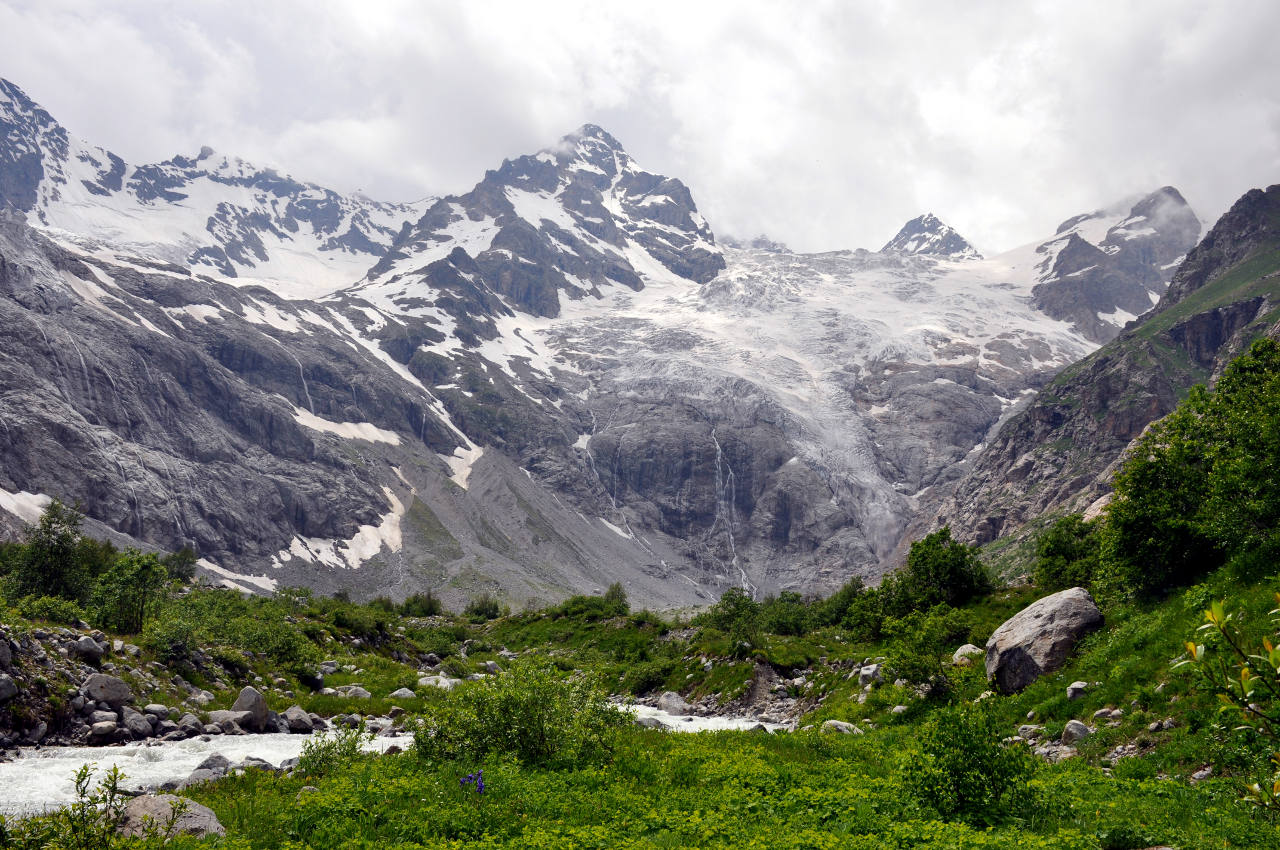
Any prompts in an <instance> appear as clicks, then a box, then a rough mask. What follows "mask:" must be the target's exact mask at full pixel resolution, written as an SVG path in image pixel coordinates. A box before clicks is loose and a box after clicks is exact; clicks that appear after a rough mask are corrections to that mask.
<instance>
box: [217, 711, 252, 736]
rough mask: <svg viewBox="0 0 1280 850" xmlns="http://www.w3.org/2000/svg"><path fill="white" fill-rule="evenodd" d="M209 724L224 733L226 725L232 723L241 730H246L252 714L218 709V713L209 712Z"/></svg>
mask: <svg viewBox="0 0 1280 850" xmlns="http://www.w3.org/2000/svg"><path fill="white" fill-rule="evenodd" d="M209 722H210V723H216V724H217V725H218V726H221V727H222V731H224V732H225V731H227V724H228V723H234V724H235V725H236V726H238V727H240V728H241V729H247V728H249V725H250V724H251V723H252V722H253V714H252V713H251V712H248V711H235V710H234V709H232V710H227V709H219V710H218V711H211V712H209Z"/></svg>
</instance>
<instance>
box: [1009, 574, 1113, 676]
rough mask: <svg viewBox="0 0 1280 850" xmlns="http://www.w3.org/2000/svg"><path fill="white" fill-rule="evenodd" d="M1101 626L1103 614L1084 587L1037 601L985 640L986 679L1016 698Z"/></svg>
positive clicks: (1055, 667)
mask: <svg viewBox="0 0 1280 850" xmlns="http://www.w3.org/2000/svg"><path fill="white" fill-rule="evenodd" d="M1101 626H1102V612H1101V611H1099V610H1098V606H1097V605H1096V604H1095V603H1094V601H1093V597H1092V596H1090V595H1089V591H1087V590H1085V589H1084V588H1083V587H1073V588H1070V589H1069V590H1063V591H1060V592H1058V593H1055V594H1052V595H1051V596H1046V597H1044V598H1043V599H1038V600H1036V601H1035V602H1033V603H1031V604H1030V605H1028V606H1027V607H1026V608H1023V609H1022V610H1021V611H1019V612H1018V613H1017V614H1014V615H1013V616H1012V617H1010V618H1009V619H1008V620H1005V621H1004V623H1003V624H1001V626H1000V628H998V629H996V631H995V634H993V635H991V637H990V639H989V640H987V679H989V680H990V681H991V682H993V683H994V684H995V686H996V687H997V688H998V689H999V690H1000V691H1002V692H1004V693H1006V694H1011V693H1016V692H1018V691H1020V690H1022V689H1023V688H1025V687H1026V686H1027V685H1030V684H1031V683H1032V682H1034V681H1035V680H1036V679H1038V678H1039V677H1040V676H1041V675H1042V674H1044V673H1049V672H1051V671H1053V670H1057V669H1058V668H1059V667H1061V666H1062V664H1063V663H1064V662H1065V661H1066V660H1067V657H1068V656H1070V655H1071V652H1072V650H1074V649H1075V647H1076V644H1077V643H1079V642H1080V639H1081V638H1083V637H1084V636H1085V635H1087V634H1089V633H1090V632H1092V631H1094V630H1095V629H1098V628H1100V627H1101Z"/></svg>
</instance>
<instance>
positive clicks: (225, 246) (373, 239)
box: [0, 80, 423, 297]
mask: <svg viewBox="0 0 1280 850" xmlns="http://www.w3.org/2000/svg"><path fill="white" fill-rule="evenodd" d="M0 207H5V208H10V209H15V210H17V211H19V212H21V213H22V214H24V215H25V216H26V218H27V220H28V221H29V222H30V223H31V224H33V225H35V226H38V227H42V228H46V229H49V230H52V231H59V232H62V233H66V234H74V236H75V237H77V238H79V239H81V240H90V241H92V242H94V243H96V244H98V245H100V246H104V247H106V248H108V249H120V250H124V251H126V252H128V253H130V254H133V255H143V256H147V257H150V258H152V259H156V260H160V261H163V262H168V263H173V264H176V265H180V266H185V267H187V268H189V269H191V270H193V271H196V272H200V273H203V274H208V275H212V276H215V277H219V278H223V279H231V280H235V281H237V282H242V283H259V284H263V285H266V286H267V287H268V288H270V289H273V290H274V291H277V292H279V293H281V294H285V295H289V296H292V297H300V296H301V297H306V296H310V297H315V296H318V295H323V294H326V293H328V292H332V291H334V290H336V289H340V288H342V287H344V286H347V285H350V284H351V283H353V282H354V281H356V280H359V279H360V278H361V277H362V276H363V274H364V273H365V271H366V270H367V269H368V268H369V266H371V265H372V264H373V263H374V262H376V261H377V259H378V258H379V257H381V256H382V255H383V254H384V253H385V252H386V249H387V247H388V246H389V245H390V244H391V241H392V240H393V238H394V237H395V235H396V234H397V233H398V232H399V231H400V229H401V228H402V227H403V226H404V225H405V224H406V223H407V222H408V221H410V220H413V219H414V218H416V217H418V216H419V215H421V211H422V208H423V205H411V204H386V203H381V202H378V201H374V200H371V199H369V198H367V197H364V196H362V195H352V196H346V195H342V194H340V193H338V192H335V191H333V190H331V189H327V188H325V187H323V186H319V185H316V184H313V183H306V182H302V181H299V180H296V179H294V178H292V177H290V176H288V175H285V174H281V173H279V172H277V171H276V170H275V169H272V168H259V167H257V166H255V165H253V164H251V163H248V162H245V161H244V160H242V159H239V158H237V157H233V156H226V155H221V154H217V153H215V152H214V151H213V149H212V148H208V147H205V148H202V149H201V150H200V152H199V153H198V154H197V155H196V156H194V157H188V156H182V155H177V156H174V157H172V158H170V159H168V160H165V161H163V162H158V163H152V164H146V165H133V164H130V163H127V162H126V161H125V160H124V159H123V158H122V157H120V156H117V155H116V154H114V153H112V152H111V151H108V150H106V149H104V148H101V147H97V146H95V145H91V144H89V143H86V142H84V141H82V140H80V139H78V138H76V137H75V136H73V135H72V134H70V133H68V132H67V130H66V129H65V128H64V127H63V126H62V125H61V124H59V123H58V122H57V120H55V119H54V118H53V116H51V115H50V114H49V113H48V112H47V111H46V110H45V109H43V108H42V107H40V106H39V105H38V104H37V103H35V102H34V101H33V100H32V99H31V98H29V97H28V96H27V95H26V94H25V93H24V92H23V91H22V90H21V89H20V88H19V87H18V86H16V85H15V84H13V83H12V82H10V81H7V80H0Z"/></svg>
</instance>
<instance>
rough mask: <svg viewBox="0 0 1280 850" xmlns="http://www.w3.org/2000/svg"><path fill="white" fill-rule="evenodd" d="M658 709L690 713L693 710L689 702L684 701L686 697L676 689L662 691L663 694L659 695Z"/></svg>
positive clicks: (671, 712) (668, 712) (674, 712)
mask: <svg viewBox="0 0 1280 850" xmlns="http://www.w3.org/2000/svg"><path fill="white" fill-rule="evenodd" d="M658 710H659V711H665V712H666V713H667V714H688V713H689V712H690V711H692V709H691V708H690V707H689V703H687V702H685V701H684V697H682V696H680V695H679V694H678V693H676V692H675V691H663V692H662V696H660V697H658Z"/></svg>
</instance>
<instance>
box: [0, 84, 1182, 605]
mask: <svg viewBox="0 0 1280 850" xmlns="http://www.w3.org/2000/svg"><path fill="white" fill-rule="evenodd" d="M3 91H4V92H5V94H4V97H5V100H4V102H3V103H0V119H2V120H4V121H5V122H7V123H5V124H4V128H5V129H4V135H3V136H0V188H3V191H4V192H5V195H4V197H5V198H6V203H7V204H8V207H9V209H10V210H11V213H10V214H9V215H8V216H7V217H6V218H5V219H4V221H3V222H2V223H0V224H2V226H0V237H3V238H0V339H3V340H4V345H2V346H0V378H2V379H3V381H0V385H3V386H5V387H6V388H9V391H8V392H7V393H6V394H0V423H3V425H4V428H5V429H6V435H8V436H9V440H8V442H7V443H6V444H5V445H3V446H0V509H3V510H0V513H2V514H5V515H6V516H7V515H8V513H10V512H9V511H8V508H6V507H5V506H6V505H8V506H12V507H14V508H15V509H17V510H21V511H26V512H28V513H29V512H30V508H31V506H33V505H35V504H37V503H39V502H40V501H41V500H43V499H45V498H48V497H50V496H58V497H60V498H63V499H66V500H68V501H76V500H79V501H80V502H81V503H82V504H83V505H84V506H85V509H86V511H87V512H88V513H89V515H90V517H91V518H92V519H93V521H94V522H96V523H97V524H98V525H97V526H96V527H99V528H106V529H110V531H111V532H112V533H114V534H117V535H120V536H121V539H122V540H123V541H124V542H132V543H134V544H136V545H150V546H162V547H166V548H176V547H177V546H181V545H192V546H194V547H195V548H197V549H198V550H199V552H200V554H201V555H202V561H201V568H202V570H204V573H205V575H206V576H209V577H211V578H214V579H215V580H217V581H221V582H224V583H228V584H229V585H231V586H235V587H239V588H241V589H248V590H265V589H269V588H271V587H274V586H277V585H278V584H282V583H283V584H306V585H310V586H313V587H316V588H317V589H319V590H322V591H326V590H328V591H331V590H336V589H339V588H349V589H352V590H354V591H355V592H357V593H364V592H366V590H367V589H368V588H374V587H376V588H377V589H378V592H385V593H389V594H391V595H393V596H403V595H405V594H407V593H410V592H414V591H418V590H422V589H425V588H433V589H435V590H437V591H438V592H439V593H440V595H441V596H442V597H444V598H445V599H446V600H448V601H450V602H451V603H452V604H455V605H456V604H459V603H462V602H465V600H466V599H467V598H468V597H469V596H471V595H473V594H475V593H478V592H480V591H489V592H493V593H497V594H499V595H501V596H504V597H505V598H507V599H509V600H510V601H512V602H513V603H514V604H517V605H518V604H522V603H523V602H524V601H527V600H543V601H548V600H551V599H555V598H559V597H561V596H563V595H565V594H566V593H569V592H582V591H587V592H591V591H592V590H594V589H597V588H603V587H605V586H607V585H608V584H609V583H611V582H612V581H615V580H617V581H621V582H622V583H623V584H624V586H625V587H626V589H627V592H628V595H629V596H630V597H631V598H632V600H633V601H635V602H637V603H639V604H653V605H658V606H674V605H686V604H693V603H698V602H705V601H707V600H710V599H714V598H715V596H716V595H718V594H719V593H720V592H721V591H722V590H723V589H724V588H725V587H728V586H730V585H736V586H741V587H744V588H747V589H749V590H751V591H752V592H754V593H757V594H764V593H769V592H774V591H777V590H781V589H794V590H799V591H803V592H820V591H825V590H830V589H832V588H834V587H836V586H838V585H839V584H841V583H843V582H844V581H845V580H847V578H848V577H849V576H851V575H861V576H864V577H866V578H867V579H869V580H874V579H875V578H876V577H877V576H879V575H880V574H881V573H883V571H884V570H885V569H887V568H889V567H890V566H892V565H893V563H894V558H895V552H896V551H897V547H899V545H900V544H901V542H902V539H903V536H904V534H906V533H908V531H909V529H910V528H911V525H912V523H913V522H915V521H917V520H918V519H919V517H920V515H921V513H922V512H923V511H926V510H928V509H929V508H930V507H931V506H932V505H934V504H935V502H936V500H937V499H939V498H942V497H943V496H945V495H947V494H950V493H951V492H952V490H953V488H954V487H955V486H956V480H957V478H958V477H959V476H960V475H961V474H962V470H963V469H964V467H963V466H962V462H963V461H965V459H966V458H970V457H972V456H973V455H975V454H976V453H978V452H980V451H981V447H982V444H983V443H984V441H987V440H988V439H989V436H990V434H991V433H992V432H993V429H997V428H998V427H999V425H1000V424H1001V423H1002V422H1004V421H1005V420H1006V419H1007V418H1008V417H1010V416H1012V415H1015V414H1016V411H1017V410H1018V409H1019V400H1021V399H1024V398H1025V397H1027V396H1029V395H1030V394H1032V393H1034V392H1035V391H1036V390H1037V389H1038V388H1040V387H1042V386H1044V385H1045V384H1046V383H1047V382H1049V381H1050V380H1051V379H1052V378H1053V376H1054V375H1055V374H1057V373H1058V372H1059V371H1060V370H1061V369H1063V368H1064V367H1066V366H1068V365H1069V364H1071V363H1073V362H1075V361H1077V360H1079V359H1080V358H1081V357H1082V356H1084V355H1086V354H1088V353H1089V352H1090V351H1092V350H1094V348H1096V346H1097V342H1096V341H1095V340H1093V339H1091V338H1090V337H1089V336H1088V335H1087V334H1085V333H1083V332H1082V330H1081V327H1083V326H1084V325H1086V324H1087V323H1088V322H1089V321H1091V319H1090V317H1092V319H1096V320H1097V321H1099V322H1101V323H1102V324H1103V325H1104V326H1107V327H1114V328H1115V329H1116V330H1117V331H1118V330H1119V328H1120V326H1121V325H1123V321H1122V320H1121V317H1119V316H1118V315H1109V314H1105V313H1103V314H1100V313H1099V312H1098V309H1102V308H1101V307H1099V308H1097V309H1093V308H1091V310H1092V311H1091V312H1089V313H1088V314H1087V315H1084V316H1082V317H1077V318H1075V319H1073V318H1071V317H1066V318H1058V317H1054V316H1053V315H1049V314H1047V313H1046V312H1045V311H1044V310H1043V309H1040V308H1039V307H1038V306H1037V303H1036V302H1037V297H1036V294H1035V292H1036V288H1037V287H1039V286H1042V285H1045V284H1046V283H1047V282H1051V281H1052V280H1057V279H1058V278H1057V277H1055V276H1054V274H1053V269H1054V263H1052V262H1047V260H1050V259H1055V258H1056V257H1057V255H1056V254H1052V256H1050V255H1051V253H1052V252H1051V249H1050V248H1048V247H1046V246H1049V245H1052V244H1053V243H1054V242H1055V240H1059V241H1060V240H1061V238H1062V237H1061V234H1059V235H1058V236H1055V237H1053V238H1052V239H1050V240H1048V241H1047V242H1043V243H1036V244H1033V245H1029V246H1025V247H1024V248H1020V249H1017V250H1015V251H1012V252H1008V253H1006V254H1002V255H1000V256H997V257H992V258H986V259H983V258H978V257H976V256H973V255H970V254H968V253H967V252H966V251H965V250H964V249H963V248H959V249H958V250H951V249H952V248H955V247H956V243H953V242H948V241H947V239H946V238H945V237H946V231H947V230H949V229H947V228H945V225H942V224H941V222H936V219H935V220H934V221H932V222H930V221H922V222H921V223H920V227H919V228H917V230H918V231H919V232H917V233H916V234H915V235H914V237H912V239H914V240H915V241H912V239H908V240H907V242H905V243H903V245H902V246H901V247H902V249H894V250H888V251H885V252H869V251H863V250H858V251H829V252H824V253H819V254H804V253H798V252H793V251H791V250H789V249H788V248H787V247H786V246H785V245H782V244H780V243H776V242H773V241H772V240H753V241H752V242H749V243H740V242H734V243H732V244H728V243H725V244H722V243H721V242H718V241H717V240H716V238H715V235H714V233H713V231H712V228H711V227H710V225H709V224H708V223H707V222H706V221H705V220H704V219H703V217H702V216H701V215H700V213H699V212H698V209H697V207H696V205H695V204H694V200H693V196H692V193H691V192H690V191H689V189H688V188H687V187H686V186H685V185H684V184H683V183H682V182H681V181H679V180H677V179H674V178H669V177H666V176H663V175H660V174H655V173H653V172H650V171H647V170H645V169H644V168H642V167H641V166H640V165H639V164H638V163H636V162H635V161H634V160H633V159H632V158H631V157H630V156H629V155H628V154H627V152H626V151H625V149H624V148H623V147H622V145H621V144H620V143H619V142H618V141H617V140H616V139H615V138H613V137H612V136H611V135H609V134H608V133H607V132H606V131H605V130H603V129H601V128H599V127H596V126H593V125H584V126H583V127H581V128H579V129H578V130H577V131H575V132H573V133H571V134H569V135H567V136H565V137H564V138H563V139H561V140H560V141H559V142H557V143H555V144H554V145H552V146H550V147H549V148H547V149H546V150H543V151H541V152H538V153H535V154H531V155H527V156H521V157H516V158H514V159H511V160H507V161H505V162H504V163H503V164H502V165H501V166H500V167H499V168H497V169H494V170H491V171H488V172H486V174H485V175H484V176H483V177H482V179H480V180H479V182H477V183H476V184H475V186H474V188H473V189H471V190H470V191H469V192H466V193H463V194H460V195H455V196H450V197H446V198H440V199H433V200H430V201H428V202H426V203H424V204H423V205H421V206H396V205H379V204H377V203H376V202H373V201H369V200H368V199H365V198H361V197H359V196H353V197H349V198H348V197H344V196H341V195H338V194H337V193H330V192H328V190H324V189H322V188H321V187H316V186H312V185H310V184H305V183H300V182H297V181H293V180H291V179H289V178H283V177H280V176H279V175H277V174H275V173H274V172H270V171H264V170H261V169H256V168H253V167H251V166H248V165H245V164H243V163H240V162H239V161H238V160H234V159H231V158H227V157H218V156H216V155H214V154H212V153H211V152H202V154H201V155H200V156H198V157H194V158H185V157H177V158H174V159H173V160H171V161H169V162H167V163H162V164H160V165H158V166H142V167H134V166H129V165H127V164H122V165H117V161H119V162H120V163H123V160H120V159H119V158H118V157H116V158H112V156H111V155H110V154H108V153H106V152H104V151H101V150H100V149H97V148H93V147H91V146H89V145H87V144H85V143H82V142H78V141H75V140H74V139H73V138H72V137H71V136H70V134H68V133H67V132H66V131H65V130H63V129H62V128H61V127H60V126H59V125H57V123H56V122H55V121H54V120H53V119H52V118H51V117H49V116H48V115H47V113H45V112H44V111H43V110H41V109H39V107H38V106H36V105H35V104H34V103H32V102H30V101H29V100H25V99H24V98H25V96H23V98H19V95H20V92H17V90H16V88H15V87H12V86H7V87H6V88H4V89H3ZM113 175H117V176H118V179H117V177H116V176H113ZM90 187H92V188H90ZM1133 208H1134V205H1133V204H1132V203H1130V204H1128V205H1127V206H1126V207H1125V211H1124V212H1125V213H1126V214H1127V213H1129V212H1130V211H1131V210H1132V209H1133ZM1117 215H1120V214H1119V213H1117ZM1123 217H1124V216H1123V215H1122V216H1121V218H1123ZM1086 218H1088V217H1086ZM1119 221H1120V219H1117V222H1119ZM1082 226H1083V225H1082ZM1162 227H1163V220H1161V221H1158V222H1156V224H1155V226H1153V227H1152V228H1151V229H1152V231H1153V232H1152V233H1143V234H1139V235H1137V236H1136V238H1135V239H1133V240H1128V242H1129V243H1131V244H1130V248H1129V249H1128V253H1127V256H1128V257H1129V258H1130V260H1131V261H1132V262H1133V263H1134V264H1135V265H1134V268H1135V269H1137V271H1135V275H1136V276H1139V277H1140V278H1141V280H1142V281H1146V280H1148V279H1150V278H1152V276H1153V275H1154V276H1155V278H1159V276H1160V272H1159V271H1158V270H1154V269H1152V268H1149V267H1148V266H1143V260H1142V257H1141V252H1137V251H1135V250H1133V249H1136V248H1137V247H1138V246H1139V245H1143V244H1150V242H1151V240H1159V239H1163V238H1164V235H1162V234H1163V230H1162ZM1081 232H1082V231H1081ZM1117 233H1119V231H1117ZM930 234H931V235H932V237H937V238H936V239H934V240H933V241H930V239H929V238H926V237H928V236H930ZM1087 235H1088V234H1087ZM1104 235H1105V234H1104ZM1069 237H1070V234H1068V238H1069ZM957 238H958V237H957ZM1082 238H1083V237H1082ZM1086 241H1087V240H1086ZM1102 241H1105V240H1102ZM965 244H966V245H967V243H965ZM1090 244H1093V243H1090ZM948 245H949V246H950V248H948V247H947V246H948ZM930 246H932V249H931V248H930ZM259 247H260V248H261V254H260V253H259V251H258V248H259ZM908 247H910V248H911V249H912V250H911V251H908V250H905V249H906V248H908ZM1121 247H1122V248H1123V246H1121ZM933 249H936V250H938V251H942V253H931V252H930V251H931V250H933ZM944 249H945V250H944ZM1054 250H1056V248H1055V249H1054ZM1099 250H1102V249H1101V248H1099ZM1162 250H1163V249H1162ZM1163 256H1164V255H1163V254H1162V253H1160V251H1157V250H1155V249H1153V250H1152V251H1151V256H1150V260H1151V263H1156V262H1157V261H1158V260H1160V258H1161V257H1163ZM1126 262H1128V261H1126ZM1148 265H1150V264H1148ZM1062 271H1063V272H1064V274H1063V275H1062V276H1061V277H1062V279H1064V280H1065V279H1066V278H1070V277H1071V272H1067V271H1066V269H1065V267H1064V268H1063V269H1062ZM1116 275H1118V276H1116V277H1115V278H1114V280H1113V279H1112V278H1108V279H1107V280H1108V281H1111V282H1112V283H1114V285H1115V286H1116V287H1118V288H1123V287H1126V286H1130V285H1131V283H1132V281H1131V280H1130V279H1129V278H1126V277H1125V276H1124V274H1123V269H1118V270H1117V271H1116ZM1072 280H1074V278H1072ZM1109 285H1111V283H1108V282H1107V281H1103V286H1104V288H1105V287H1106V286H1109ZM1140 285H1143V286H1145V284H1140ZM1102 306H1103V307H1106V304H1105V303H1103V304H1102ZM1107 309H1110V308H1109V307H1108V308H1107ZM1117 323H1118V324H1117ZM11 526H12V524H11Z"/></svg>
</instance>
